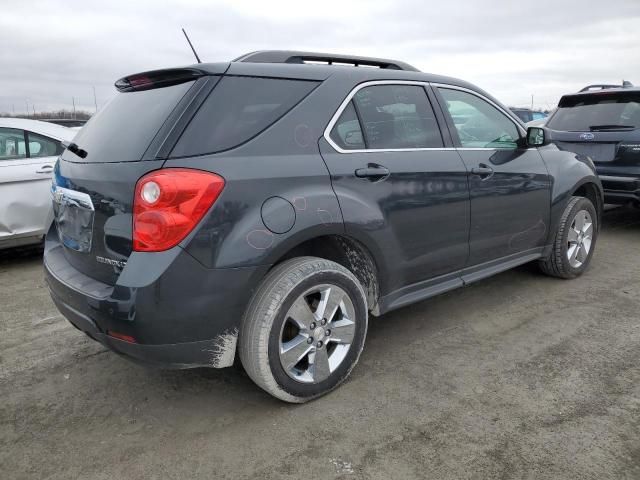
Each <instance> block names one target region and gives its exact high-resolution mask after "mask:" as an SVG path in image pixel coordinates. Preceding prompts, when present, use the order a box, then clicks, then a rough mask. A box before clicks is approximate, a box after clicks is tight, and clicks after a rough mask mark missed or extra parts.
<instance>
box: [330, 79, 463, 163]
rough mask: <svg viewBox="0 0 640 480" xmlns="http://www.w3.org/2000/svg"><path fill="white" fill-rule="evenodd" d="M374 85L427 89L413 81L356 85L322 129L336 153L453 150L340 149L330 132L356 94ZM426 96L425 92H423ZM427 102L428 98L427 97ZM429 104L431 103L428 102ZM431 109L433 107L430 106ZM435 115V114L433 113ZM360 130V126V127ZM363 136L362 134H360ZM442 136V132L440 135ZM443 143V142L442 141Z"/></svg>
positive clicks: (428, 148) (420, 83)
mask: <svg viewBox="0 0 640 480" xmlns="http://www.w3.org/2000/svg"><path fill="white" fill-rule="evenodd" d="M376 85H415V86H418V87H423V88H424V87H427V86H429V82H421V81H415V80H372V81H369V82H364V83H361V84H359V85H356V86H355V87H354V88H353V90H351V92H349V94H348V95H347V97H346V98H345V99H344V100H343V101H342V103H341V104H340V106H339V107H338V110H336V113H334V114H333V116H332V117H331V120H330V121H329V124H328V125H327V128H325V129H324V134H323V136H324V139H325V140H326V141H327V142H328V143H329V145H331V146H332V147H333V149H334V150H336V151H337V152H338V153H376V152H378V153H379V152H423V151H425V152H428V151H446V150H455V148H453V147H424V148H359V149H357V150H345V149H344V148H340V147H339V146H338V145H337V144H336V143H335V142H334V141H333V140H332V139H331V130H333V127H334V126H335V124H336V123H337V121H338V119H339V118H340V116H341V115H342V112H343V111H344V109H345V108H347V105H349V102H350V101H351V100H352V99H353V97H354V96H355V94H356V93H358V92H359V91H360V90H362V89H363V88H366V87H371V86H376ZM425 95H426V92H425ZM427 100H429V97H427ZM429 103H431V102H429ZM431 108H433V105H431ZM434 114H435V112H434ZM360 128H362V125H361V126H360ZM362 134H363V135H364V132H362ZM440 134H441V135H442V132H441V133H440ZM443 141H444V140H443Z"/></svg>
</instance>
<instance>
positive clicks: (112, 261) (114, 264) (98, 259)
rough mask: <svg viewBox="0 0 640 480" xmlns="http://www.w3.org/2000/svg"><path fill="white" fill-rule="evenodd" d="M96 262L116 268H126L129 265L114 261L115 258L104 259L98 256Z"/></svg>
mask: <svg viewBox="0 0 640 480" xmlns="http://www.w3.org/2000/svg"><path fill="white" fill-rule="evenodd" d="M96 262H98V263H104V264H106V265H113V266H114V267H119V268H124V267H125V266H126V265H127V262H122V261H120V260H114V259H113V258H104V257H100V256H99V255H96Z"/></svg>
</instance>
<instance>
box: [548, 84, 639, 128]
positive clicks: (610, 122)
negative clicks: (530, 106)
mask: <svg viewBox="0 0 640 480" xmlns="http://www.w3.org/2000/svg"><path fill="white" fill-rule="evenodd" d="M616 125H621V126H629V127H635V128H640V93H638V92H609V93H607V92H604V93H601V92H598V93H596V94H593V95H588V96H587V95H574V96H569V97H563V98H562V100H561V101H560V104H559V105H558V111H557V112H556V114H555V115H554V116H553V117H552V118H551V120H549V122H548V126H549V128H552V129H554V130H564V131H576V132H583V131H587V132H588V131H589V130H590V129H591V128H592V127H602V126H609V127H615V126H616ZM595 129H597V128H595Z"/></svg>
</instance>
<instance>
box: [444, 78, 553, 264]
mask: <svg viewBox="0 0 640 480" xmlns="http://www.w3.org/2000/svg"><path fill="white" fill-rule="evenodd" d="M436 90H437V91H438V92H439V97H438V98H439V101H440V103H441V104H442V105H443V109H444V110H445V112H447V113H448V114H449V117H448V121H449V123H450V125H451V127H452V128H451V130H452V134H453V135H454V137H456V136H457V138H454V141H455V142H456V146H457V147H458V151H459V153H460V156H461V157H462V160H463V161H464V163H465V165H466V167H467V168H468V169H469V189H470V193H471V230H470V238H469V245H470V256H469V264H468V265H469V266H475V265H480V264H483V263H486V262H489V261H491V260H496V259H499V258H504V257H508V256H517V255H518V254H526V253H531V254H532V255H535V250H536V249H537V248H539V247H543V246H544V244H545V242H546V238H547V232H548V228H549V216H550V210H551V193H550V188H551V185H550V179H549V174H548V171H547V168H546V166H545V164H544V161H543V160H542V156H541V155H540V153H539V152H538V150H537V149H536V148H528V147H526V146H524V143H523V138H524V137H523V134H524V132H523V131H522V129H521V128H519V127H518V126H517V125H516V123H515V121H514V120H513V119H511V118H510V117H509V116H508V115H506V114H505V113H504V112H503V111H502V110H501V109H500V108H498V106H497V105H495V104H493V103H492V102H490V101H489V100H488V99H484V98H482V97H480V96H479V95H477V94H474V93H471V92H469V91H466V90H459V89H456V88H455V87H451V88H450V87H446V88H445V87H439V88H437V89H436Z"/></svg>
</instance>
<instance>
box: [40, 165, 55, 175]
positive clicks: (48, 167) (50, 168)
mask: <svg viewBox="0 0 640 480" xmlns="http://www.w3.org/2000/svg"><path fill="white" fill-rule="evenodd" d="M51 172H53V165H43V166H42V167H40V170H36V173H51Z"/></svg>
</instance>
